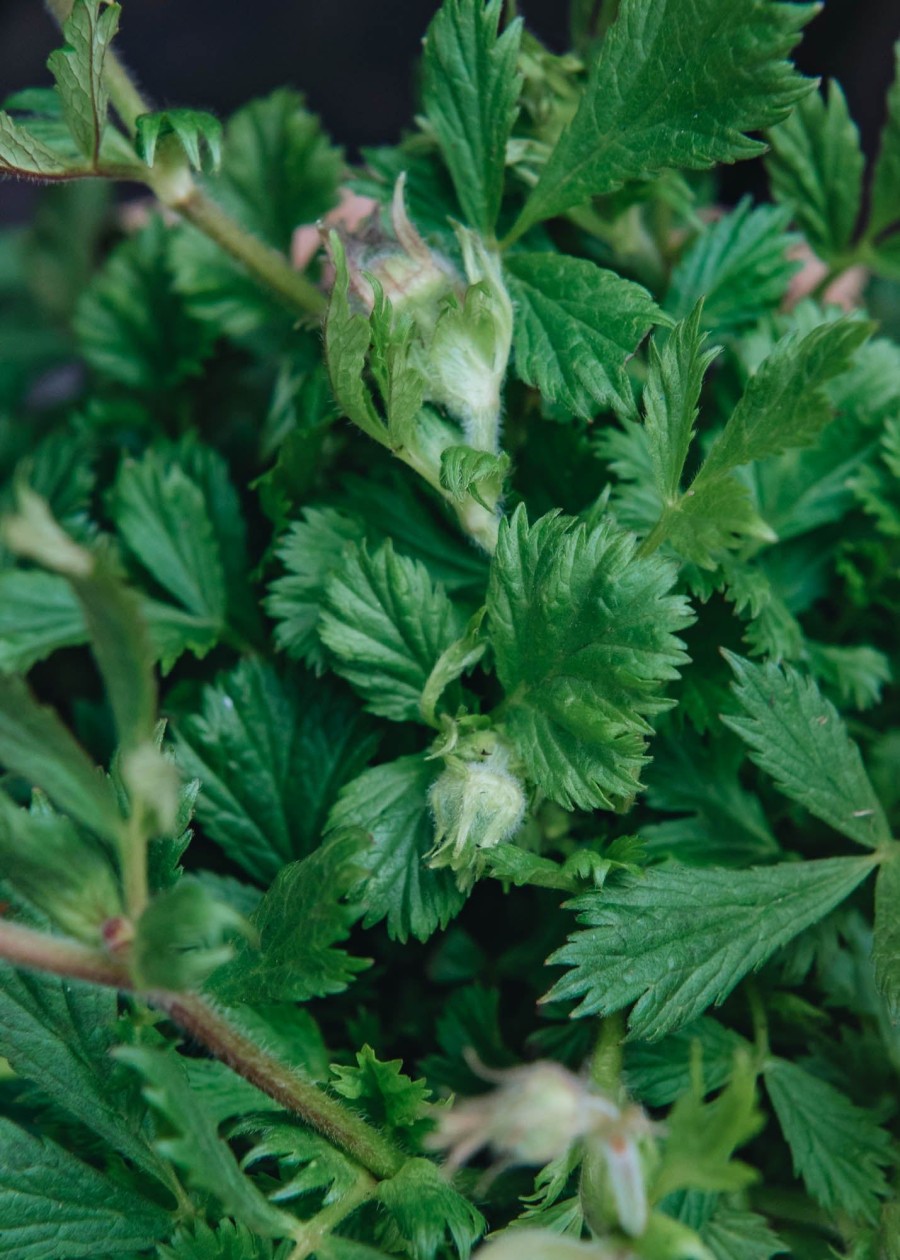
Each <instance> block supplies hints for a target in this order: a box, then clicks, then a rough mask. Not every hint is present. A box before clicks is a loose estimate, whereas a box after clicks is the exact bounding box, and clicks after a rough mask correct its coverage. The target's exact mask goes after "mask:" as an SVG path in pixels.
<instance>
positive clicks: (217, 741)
mask: <svg viewBox="0 0 900 1260" xmlns="http://www.w3.org/2000/svg"><path fill="white" fill-rule="evenodd" d="M175 739H176V749H177V757H178V763H179V765H180V766H181V768H182V770H183V772H184V774H185V777H191V778H197V779H199V780H200V785H201V786H200V796H199V797H198V800H197V817H198V819H199V821H200V824H201V826H202V827H203V829H204V831H205V832H206V834H207V835H209V836H210V837H211V838H212V839H213V840H215V842H216V843H217V844H218V845H220V846H221V848H222V849H223V850H224V852H225V853H226V854H227V855H228V857H229V858H230V859H231V860H232V861H233V862H237V863H238V864H239V865H240V866H241V867H243V869H244V870H246V871H247V872H248V874H250V875H251V876H253V878H254V879H256V880H258V881H259V882H260V883H263V884H265V883H268V882H269V881H270V880H272V879H274V878H275V876H276V875H277V874H278V872H279V871H280V870H281V868H282V866H283V865H284V864H285V863H286V862H291V861H294V860H295V859H296V858H301V857H305V856H306V855H307V854H309V853H311V852H312V851H313V850H314V849H315V847H316V846H317V844H318V843H319V840H320V838H321V835H322V832H323V830H324V828H325V822H326V819H327V817H328V811H329V810H330V809H331V806H332V805H333V804H334V801H335V800H336V798H337V795H338V791H339V790H340V788H341V787H342V786H343V785H344V784H345V783H346V782H348V781H349V780H350V779H352V778H353V777H354V776H355V775H357V774H358V773H359V772H360V771H361V770H362V768H363V766H364V765H365V764H366V762H367V761H368V760H369V758H370V757H371V756H372V754H373V752H374V751H375V747H376V744H377V737H376V736H375V735H374V733H373V731H372V727H371V724H370V723H369V722H368V721H367V720H366V718H365V717H364V716H363V715H362V714H361V713H360V712H359V707H358V705H356V704H354V703H352V702H351V700H350V699H349V697H347V696H346V695H345V694H344V693H343V692H341V691H338V690H337V689H336V688H335V687H334V685H333V684H332V683H330V682H326V681H323V682H318V683H314V682H313V680H312V679H310V678H308V677H296V678H295V677H291V676H288V677H287V678H285V679H281V678H279V676H278V675H277V674H276V673H275V671H274V670H273V669H272V668H271V667H270V666H268V665H266V664H264V663H263V662H262V661H260V660H258V659H256V658H252V659H248V660H243V661H241V662H240V663H239V664H238V665H237V666H236V667H235V668H234V669H233V670H231V672H230V673H228V674H223V675H221V676H220V677H219V679H218V680H217V682H216V684H215V685H213V686H208V687H206V688H205V689H204V692H203V698H202V712H201V713H200V714H198V715H197V716H192V717H187V718H185V719H183V720H182V721H177V722H176V724H175Z"/></svg>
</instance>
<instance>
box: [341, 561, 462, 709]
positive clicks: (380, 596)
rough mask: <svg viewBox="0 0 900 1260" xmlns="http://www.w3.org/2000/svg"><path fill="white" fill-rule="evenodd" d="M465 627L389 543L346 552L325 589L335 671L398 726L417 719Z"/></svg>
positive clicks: (417, 567)
mask: <svg viewBox="0 0 900 1260" xmlns="http://www.w3.org/2000/svg"><path fill="white" fill-rule="evenodd" d="M464 628H465V622H464V619H463V617H462V615H461V614H460V613H458V612H457V610H456V609H455V608H454V606H453V604H451V602H450V600H449V598H448V597H447V594H446V592H445V591H444V589H443V588H442V587H440V586H435V584H434V583H433V582H432V580H431V577H430V575H429V573H428V570H427V569H426V568H425V566H424V565H423V564H421V563H420V562H419V561H418V560H411V559H409V558H408V557H407V556H400V555H397V553H396V552H395V551H394V548H393V545H392V543H391V542H390V540H389V541H387V542H385V543H384V544H383V545H382V546H381V547H379V548H378V550H377V551H372V552H370V551H369V550H368V549H367V547H366V546H365V544H362V545H360V546H357V547H355V548H354V549H353V550H352V551H350V552H349V553H348V554H346V555H345V556H344V558H343V562H342V563H341V565H340V566H339V567H338V568H336V569H335V570H334V571H333V572H332V574H331V576H330V577H329V579H328V582H327V584H326V587H325V595H324V600H323V608H322V616H321V619H320V622H319V634H320V636H321V639H322V642H323V643H324V644H325V646H326V647H327V648H328V650H329V652H330V653H331V655H332V657H333V658H335V659H334V668H335V670H336V671H337V672H338V673H339V674H341V675H342V676H343V677H344V678H346V679H347V681H348V682H349V683H351V684H352V686H353V687H355V689H356V690H357V691H358V692H359V694H360V695H361V696H362V697H363V699H365V700H366V701H367V702H368V703H367V705H366V708H367V709H369V711H370V712H372V713H377V714H379V715H380V716H381V717H387V718H392V719H393V720H394V721H396V722H403V721H415V720H416V719H417V718H418V716H419V701H420V699H421V696H422V690H423V688H424V687H425V684H426V683H427V681H428V678H429V675H430V674H431V671H432V669H433V668H434V666H435V664H436V662H437V660H438V658H439V656H440V655H441V653H442V652H444V651H445V649H446V648H448V647H450V645H451V644H452V643H454V642H455V641H456V640H457V639H458V638H459V637H460V635H461V634H462V632H463V629H464Z"/></svg>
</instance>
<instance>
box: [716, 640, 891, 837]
mask: <svg viewBox="0 0 900 1260" xmlns="http://www.w3.org/2000/svg"><path fill="white" fill-rule="evenodd" d="M725 656H726V659H727V660H728V662H729V664H730V665H731V668H732V669H733V670H734V673H735V678H736V681H735V683H734V684H733V688H734V693H735V695H736V696H737V698H738V701H739V702H740V705H741V708H742V709H743V710H744V714H745V715H746V716H737V717H735V716H728V717H723V719H722V721H723V722H725V724H726V725H727V726H729V727H731V729H732V730H733V731H736V732H737V734H738V735H740V737H741V739H743V740H744V742H745V743H746V744H747V745H748V746H749V748H750V755H751V757H752V758H753V760H754V761H755V762H756V764H757V765H758V766H760V767H761V768H762V769H763V770H765V771H766V772H767V773H768V774H770V775H772V777H773V779H774V780H775V783H776V785H777V786H778V788H779V789H780V790H781V791H782V792H784V793H785V795H786V796H789V797H790V798H791V800H794V801H797V802H798V803H799V804H800V805H803V806H804V807H805V808H806V809H808V810H809V812H810V813H811V814H814V815H815V817H816V818H821V819H822V821H823V822H826V823H828V825H829V826H830V827H834V828H835V830H837V831H840V832H841V833H842V834H843V835H845V836H849V838H850V839H851V840H855V841H856V842H857V843H858V844H864V845H866V846H867V847H869V848H873V849H874V848H877V847H878V846H879V845H881V844H884V843H886V842H887V841H888V840H890V836H891V831H890V827H889V826H888V822H887V819H886V818H885V816H884V811H883V809H882V808H881V804H880V803H879V801H878V798H877V796H876V795H875V790H874V788H873V787H872V784H871V783H870V782H869V777H868V775H867V774H866V771H865V768H864V767H863V762H862V757H861V756H860V752H859V748H858V747H857V745H856V744H855V743H854V742H853V741H852V740H851V739H850V737H849V735H848V734H847V729H846V727H845V726H844V724H843V722H842V721H841V719H840V717H839V716H838V713H837V710H836V709H835V707H834V705H833V704H831V702H830V701H828V700H826V699H825V697H824V696H823V695H821V693H820V692H819V689H818V688H817V687H816V685H815V683H814V682H813V681H812V680H811V679H804V678H803V677H802V676H801V675H800V674H798V673H797V672H796V670H794V669H792V668H791V666H789V665H785V666H784V667H783V668H782V669H779V667H778V666H777V665H775V664H772V663H771V662H769V663H767V664H765V665H753V664H751V663H750V662H749V661H746V660H742V659H741V657H739V656H734V655H733V654H732V653H730V652H729V653H725Z"/></svg>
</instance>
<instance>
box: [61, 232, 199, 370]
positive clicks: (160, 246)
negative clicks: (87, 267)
mask: <svg viewBox="0 0 900 1260" xmlns="http://www.w3.org/2000/svg"><path fill="white" fill-rule="evenodd" d="M169 246H170V236H169V231H168V229H167V228H166V227H165V226H164V224H163V222H162V220H161V219H160V218H158V217H157V216H154V217H153V218H152V219H151V221H150V222H149V223H148V224H147V226H146V227H145V228H142V229H141V231H140V232H138V233H137V234H136V235H135V236H132V237H130V238H129V239H128V240H127V241H124V242H123V243H122V244H121V245H119V246H117V248H116V249H115V250H113V252H112V254H110V256H109V258H108V259H107V261H106V263H105V264H104V266H103V267H102V268H101V270H100V271H98V272H97V274H96V275H95V276H94V279H93V280H92V281H91V283H90V285H89V286H88V287H87V289H85V291H84V293H83V294H82V297H81V301H80V302H79V304H78V309H77V310H76V312H75V321H74V324H75V332H76V334H77V336H78V339H79V342H80V344H81V348H82V351H83V353H84V356H85V358H86V359H87V361H88V363H89V365H90V366H91V367H92V368H94V369H95V370H96V371H97V372H101V373H103V374H104V375H105V376H107V377H109V378H110V379H111V380H114V381H117V382H118V383H119V384H121V385H126V386H128V387H129V388H131V389H138V390H146V391H147V392H149V393H154V394H164V393H166V392H167V391H169V390H171V389H173V388H174V387H175V386H177V385H178V384H180V383H181V382H182V381H184V380H187V379H188V378H189V377H192V376H196V375H197V374H198V373H199V372H200V370H201V365H202V363H203V361H204V360H205V359H206V358H207V356H208V355H209V353H210V351H211V349H212V336H211V335H210V333H209V332H208V330H207V329H205V328H204V327H203V325H202V324H199V323H198V322H197V321H196V320H195V319H194V318H193V317H192V316H191V315H190V314H189V313H188V311H187V310H186V309H185V305H184V302H183V301H182V299H181V298H180V297H179V295H178V294H177V293H176V292H175V291H174V289H173V287H172V276H171V272H170V262H169Z"/></svg>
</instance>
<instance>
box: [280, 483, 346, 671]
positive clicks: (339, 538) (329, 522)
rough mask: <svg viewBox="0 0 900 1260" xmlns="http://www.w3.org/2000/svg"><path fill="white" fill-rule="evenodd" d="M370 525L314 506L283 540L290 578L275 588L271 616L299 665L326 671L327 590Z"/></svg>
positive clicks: (282, 553) (282, 643) (283, 557)
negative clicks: (322, 624) (322, 638)
mask: <svg viewBox="0 0 900 1260" xmlns="http://www.w3.org/2000/svg"><path fill="white" fill-rule="evenodd" d="M365 533H366V531H365V526H364V525H363V524H362V522H361V521H359V520H357V519H356V518H355V517H352V516H347V515H345V514H344V513H343V512H338V511H336V510H335V509H334V508H331V507H322V508H318V507H308V508H304V510H303V517H302V519H301V520H299V521H295V522H294V524H293V525H292V526H291V527H290V529H289V530H288V532H287V533H286V534H285V535H284V537H283V538H282V540H281V544H280V546H279V548H278V551H277V555H278V559H279V560H280V561H281V562H282V564H283V565H284V566H285V568H286V569H287V570H288V573H287V575H286V576H285V577H281V578H278V579H277V580H276V581H274V582H273V583H272V585H271V586H270V588H269V590H270V594H269V596H268V597H267V599H266V605H265V606H266V611H267V612H268V614H269V616H270V617H273V618H274V619H275V620H276V621H277V622H278V625H277V626H276V628H275V642H276V644H277V645H278V647H280V648H282V649H283V650H284V651H286V652H287V654H288V655H289V656H292V657H294V659H296V660H303V661H305V662H306V664H307V665H311V666H313V667H314V668H316V669H319V670H321V668H322V666H323V665H324V662H325V655H324V652H323V650H322V647H321V645H320V643H319V634H318V625H319V615H320V612H321V606H322V600H323V599H324V595H325V586H326V583H327V581H328V578H329V576H330V575H331V573H332V572H333V571H334V570H335V569H337V568H339V567H340V566H341V565H342V563H343V559H344V556H345V554H346V553H347V552H348V551H349V550H350V547H351V544H353V543H357V542H362V540H363V538H364V537H365Z"/></svg>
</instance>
